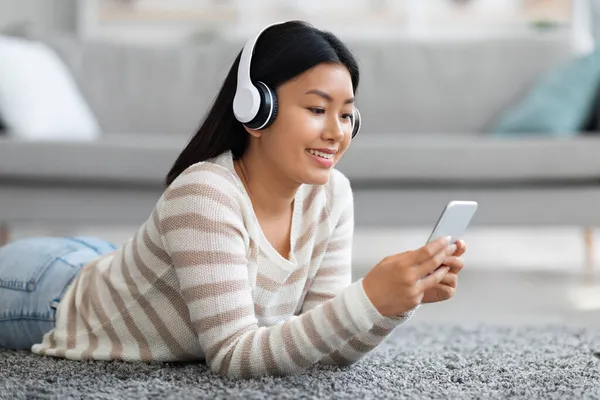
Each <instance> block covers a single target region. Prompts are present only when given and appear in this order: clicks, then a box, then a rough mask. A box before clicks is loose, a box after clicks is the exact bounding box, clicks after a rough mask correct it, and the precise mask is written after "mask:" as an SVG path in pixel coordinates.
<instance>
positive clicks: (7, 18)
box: [0, 0, 77, 31]
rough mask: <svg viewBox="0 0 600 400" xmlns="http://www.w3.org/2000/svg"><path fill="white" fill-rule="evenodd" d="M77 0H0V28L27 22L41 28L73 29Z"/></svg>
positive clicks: (75, 21) (74, 27)
mask: <svg viewBox="0 0 600 400" xmlns="http://www.w3.org/2000/svg"><path fill="white" fill-rule="evenodd" d="M76 5H77V0H1V1H0V30H2V29H4V28H6V27H8V26H11V25H13V24H20V23H27V24H31V25H32V26H35V27H36V28H39V29H42V30H50V29H52V30H55V29H56V30H61V31H75V29H76V25H77V7H76Z"/></svg>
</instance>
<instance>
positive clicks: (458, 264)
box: [422, 240, 467, 303]
mask: <svg viewBox="0 0 600 400" xmlns="http://www.w3.org/2000/svg"><path fill="white" fill-rule="evenodd" d="M466 251H467V245H466V244H465V242H464V241H463V240H458V241H457V242H456V252H455V253H454V254H453V255H451V256H449V257H448V258H447V259H446V260H444V262H443V264H442V265H444V266H446V267H449V268H450V269H449V270H448V272H447V273H446V275H445V276H444V277H443V278H442V280H441V281H440V282H439V283H437V284H435V285H434V286H433V287H431V288H429V289H427V290H426V291H425V293H424V295H423V300H422V302H423V303H436V302H438V301H446V300H449V299H451V298H452V297H453V296H454V293H456V285H457V284H458V274H459V273H460V271H461V270H462V269H463V267H464V261H463V259H462V258H460V256H462V255H463V254H465V252H466Z"/></svg>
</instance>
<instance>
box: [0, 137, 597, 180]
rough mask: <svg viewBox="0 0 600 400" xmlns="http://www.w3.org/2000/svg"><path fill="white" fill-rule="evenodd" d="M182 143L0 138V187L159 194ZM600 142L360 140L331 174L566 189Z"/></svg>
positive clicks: (593, 166) (586, 173) (584, 173)
mask: <svg viewBox="0 0 600 400" xmlns="http://www.w3.org/2000/svg"><path fill="white" fill-rule="evenodd" d="M184 145H185V141H184V140H181V139H179V140H178V139H172V138H171V139H169V138H166V137H160V136H150V137H143V138H140V137H136V136H133V135H124V136H110V135H109V136H107V137H103V138H102V139H100V140H98V141H97V142H95V143H88V142H79V143H78V142H24V141H19V140H15V139H11V138H2V139H0V180H4V181H7V180H8V181H15V182H16V183H24V182H27V181H42V182H44V181H47V182H52V184H61V183H64V184H71V183H77V184H82V185H107V186H110V185H123V184H126V185H131V186H136V187H137V186H139V187H144V186H150V187H153V188H156V187H160V186H161V185H162V182H163V180H164V177H165V176H166V174H167V172H168V170H169V169H170V168H171V165H172V164H173V162H174V161H175V159H176V158H177V156H178V154H179V153H180V151H181V150H182V149H183V147H184ZM599 154H600V140H598V139H597V138H594V137H578V138H575V139H569V140H567V139H545V138H535V139H527V140H506V139H505V140H498V139H494V138H482V137H468V136H461V135H450V134H441V135H440V136H435V137H430V136H428V137H425V138H424V137H419V136H418V135H415V136H410V135H406V136H405V135H400V136H393V135H370V134H369V133H365V134H364V135H363V134H361V136H360V137H357V139H356V140H355V141H354V142H353V143H352V144H351V147H350V149H348V151H347V152H346V154H345V155H344V157H343V158H342V160H341V161H340V163H339V164H338V169H340V170H341V171H342V172H343V173H345V174H346V175H347V176H348V177H349V178H350V179H351V181H352V182H353V185H355V186H356V187H360V186H377V185H379V184H383V185H384V186H385V187H388V186H389V187H391V186H393V185H395V184H398V185H411V184H418V185H427V184H432V185H438V186H439V185H442V186H443V185H453V184H477V185H499V184H532V183H552V182H554V183H561V184H565V183H566V184H573V183H578V182H581V181H585V180H592V179H594V180H597V179H598V178H600V157H598V155H599Z"/></svg>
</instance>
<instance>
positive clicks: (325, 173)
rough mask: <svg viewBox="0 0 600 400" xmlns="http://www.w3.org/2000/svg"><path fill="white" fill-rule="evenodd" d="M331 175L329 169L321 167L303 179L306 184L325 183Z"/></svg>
mask: <svg viewBox="0 0 600 400" xmlns="http://www.w3.org/2000/svg"><path fill="white" fill-rule="evenodd" d="M330 177H331V169H322V170H320V171H315V172H313V173H311V174H310V175H309V176H306V177H305V179H303V181H304V183H305V184H307V185H325V184H326V183H327V182H329V178H330Z"/></svg>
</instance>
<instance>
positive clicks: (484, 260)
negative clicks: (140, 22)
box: [12, 227, 600, 327]
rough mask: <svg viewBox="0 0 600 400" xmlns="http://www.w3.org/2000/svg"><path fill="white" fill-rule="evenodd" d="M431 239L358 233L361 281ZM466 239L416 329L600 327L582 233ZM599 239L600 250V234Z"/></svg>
mask: <svg viewBox="0 0 600 400" xmlns="http://www.w3.org/2000/svg"><path fill="white" fill-rule="evenodd" d="M133 231H134V227H119V228H114V229H107V228H97V227H90V228H87V229H83V230H79V231H77V232H75V233H76V234H81V235H94V236H100V237H104V238H106V239H108V240H112V241H114V242H116V243H120V242H124V241H125V240H127V239H128V238H129V237H130V235H131V232H133ZM63 233H65V231H61V230H54V231H51V232H49V231H40V230H32V229H28V230H19V231H14V232H13V233H12V235H13V238H15V239H16V238H19V237H26V236H32V235H40V234H58V235H60V234H63ZM427 234H428V231H427V230H397V231H374V230H364V229H357V231H356V234H355V246H354V264H355V267H354V278H355V279H357V278H359V277H361V276H364V275H365V274H366V273H367V272H368V271H369V269H370V268H372V266H373V265H375V264H376V263H377V262H378V261H379V260H380V259H382V258H383V257H385V256H386V255H388V254H393V253H396V252H402V251H405V250H408V249H412V248H416V247H419V246H420V245H421V244H422V242H423V241H424V240H425V238H426V237H427ZM465 240H466V242H467V245H468V248H469V250H468V252H467V254H465V257H464V258H465V262H466V267H465V270H464V271H463V273H462V274H461V278H460V282H459V285H460V286H459V290H458V292H457V295H456V296H455V298H453V299H452V300H450V301H447V302H444V303H439V304H434V305H425V306H423V307H422V308H421V309H420V310H419V312H418V313H417V314H416V315H415V318H414V320H413V323H420V322H440V321H443V322H446V321H447V322H452V323H457V322H459V323H464V324H478V323H492V324H495V323H498V324H515V325H521V324H546V323H568V324H571V325H582V326H593V327H596V326H598V327H600V250H599V251H598V262H597V263H596V265H595V266H594V267H593V269H592V270H589V269H588V270H586V269H585V267H584V265H585V251H584V240H583V234H582V230H581V229H580V228H578V227H574V228H569V227H566V228H560V229H537V228H528V229H517V228H510V229H509V228H503V229H498V228H495V229H482V228H479V229H472V230H471V231H469V233H468V234H467V236H465ZM594 241H595V247H596V248H598V249H600V233H599V232H596V235H595V238H594ZM590 271H592V272H593V274H590ZM584 272H585V273H584Z"/></svg>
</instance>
